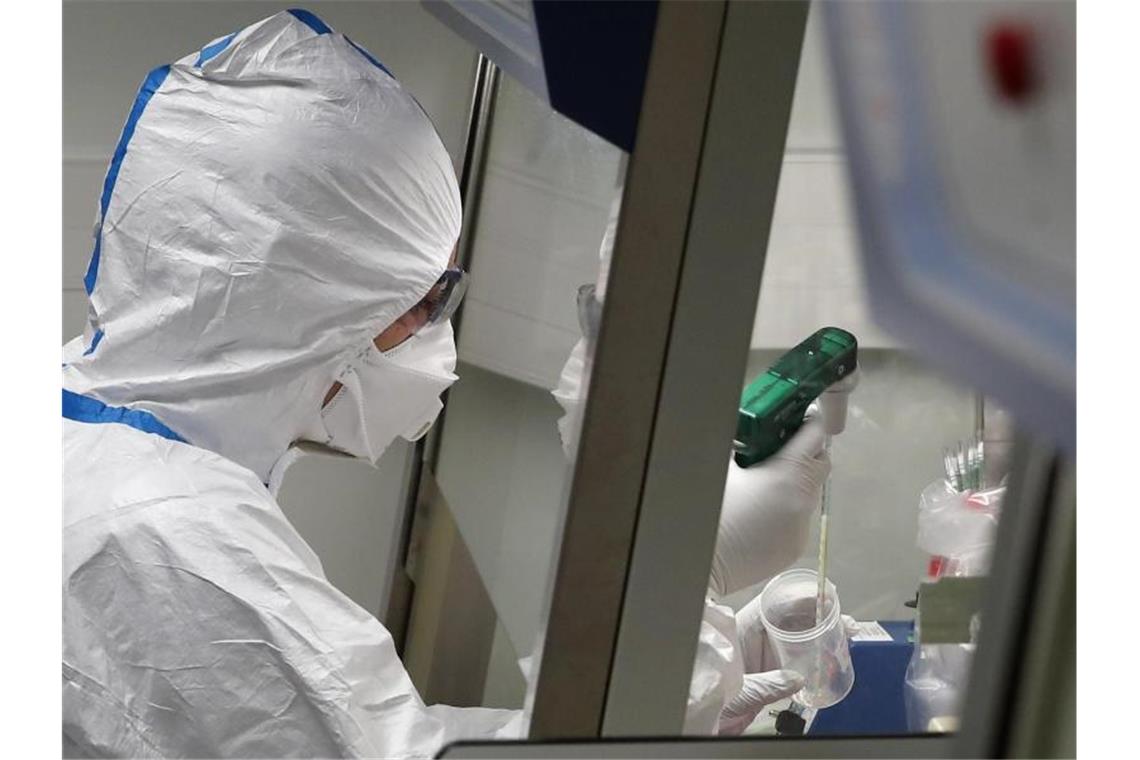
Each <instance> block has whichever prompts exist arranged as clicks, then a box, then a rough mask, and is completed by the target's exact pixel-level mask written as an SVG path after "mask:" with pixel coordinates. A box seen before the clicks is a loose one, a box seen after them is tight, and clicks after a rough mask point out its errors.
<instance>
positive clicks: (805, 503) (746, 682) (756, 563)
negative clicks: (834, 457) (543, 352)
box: [552, 189, 854, 735]
mask: <svg viewBox="0 0 1140 760" xmlns="http://www.w3.org/2000/svg"><path fill="white" fill-rule="evenodd" d="M621 195H622V193H621V191H620V189H619V190H618V192H617V193H616V194H615V198H614V201H613V203H612V205H611V207H610V215H609V221H608V223H607V226H606V230H605V234H604V236H603V239H602V243H601V250H600V258H601V263H600V265H599V268H598V275H597V278H596V281H595V282H594V283H590V284H586V285H583V286H582V287H581V288H580V289H579V291H578V318H579V326H580V328H581V331H582V338H581V339H580V340H579V341H578V342H577V343H576V344H575V346H574V348H573V349H572V350H571V352H570V356H569V358H568V359H567V360H566V363H565V365H564V366H563V368H562V373H561V375H560V377H559V381H558V385H557V386H556V387H555V388H554V390H553V391H552V395H553V396H554V399H555V400H556V401H557V402H558V404H559V405H560V406H561V407H562V410H563V415H562V416H561V417H560V418H559V420H558V430H559V435H560V437H561V440H562V447H563V451H564V452H565V454H566V456H567V457H568V458H569V459H573V458H574V456H575V454H576V452H577V449H578V436H579V431H580V426H581V418H582V410H583V402H584V400H585V397H586V386H585V383H586V382H587V380H588V378H589V375H590V367H589V365H590V361H591V356H592V350H593V347H594V343H595V340H596V338H597V333H598V328H599V326H600V323H601V315H602V303H603V301H604V299H605V291H606V284H607V277H608V273H609V268H610V258H611V255H612V252H613V246H614V238H615V235H616V233H617V222H618V217H619V213H620V207H621ZM811 412H812V414H811V416H810V417H809V419H808V420H807V421H806V422H805V423H804V424H803V426H802V427H801V428H800V429H799V430H798V431H797V432H796V434H795V435H794V436H792V438H790V439H789V440H788V442H787V443H786V444H785V445H784V446H783V447H782V448H781V449H780V450H779V451H778V452H777V453H776V454H774V455H773V456H771V457H770V458H769V459H767V460H765V461H764V462H763V463H761V464H759V465H756V466H753V467H750V468H741V467H738V466H737V465H736V464H735V463H733V462H731V461H729V462H728V473H727V476H726V481H725V490H724V499H723V502H722V505H721V512H720V521H719V525H718V529H717V542H716V550H715V552H714V556H713V565H712V568H711V573H710V577H709V592H708V596H707V597H706V600H705V607H704V614H703V617H702V620H701V627H700V633H699V637H698V642H697V655H696V661H695V663H694V667H693V678H692V683H691V686H690V690H689V697H688V705H687V710H686V717H685V725H684V731H685V733H686V734H693V735H707V734H710V733H711V734H721V735H734V734H739V733H741V732H742V731H744V730H745V729H746V728H747V727H748V726H749V725H750V724H751V723H752V722H753V720H755V718H756V716H757V715H759V714H760V712H761V711H762V710H763V709H764V708H765V707H767V706H768V705H771V704H773V703H775V702H778V701H780V700H783V699H787V698H789V697H791V696H793V695H794V694H795V693H796V692H797V691H799V690H800V689H801V688H802V687H803V677H802V676H801V675H800V674H799V673H796V672H794V671H791V670H785V669H781V668H780V663H779V659H778V658H777V657H776V654H775V652H774V651H773V650H772V648H771V647H769V646H768V642H767V635H766V634H765V632H764V626H763V623H762V621H761V617H760V604H759V597H758V596H757V597H755V598H753V599H752V600H751V601H749V602H748V603H746V604H745V605H744V606H743V607H742V608H741V609H740V610H739V611H737V612H734V611H733V610H732V608H731V607H728V606H726V605H725V604H722V603H721V602H720V600H721V599H723V597H725V596H728V595H730V594H735V593H737V592H740V591H743V590H744V589H747V588H750V587H752V586H755V585H757V584H759V583H761V582H763V581H764V580H767V579H768V578H771V577H772V576H774V575H776V574H778V573H780V572H782V571H783V570H786V569H787V568H789V567H790V566H791V565H792V563H793V562H795V561H796V559H798V558H799V557H800V556H801V554H802V553H803V551H804V549H805V548H806V545H807V540H808V536H809V534H810V531H811V525H812V519H813V517H814V515H815V514H816V513H817V509H818V507H819V505H820V495H821V489H822V487H823V483H824V481H825V480H826V479H827V476H828V474H829V473H830V471H831V462H830V459H829V457H828V454H827V451H826V447H825V445H826V440H827V432H826V430H825V428H824V426H823V424H822V422H821V420H820V419H819V418H818V417H817V416H815V415H814V412H815V410H814V409H812V410H811ZM727 458H728V457H727V455H726V459H727ZM844 624H845V626H846V627H847V629H848V630H849V631H850V630H853V626H854V620H853V619H852V618H850V617H848V616H844Z"/></svg>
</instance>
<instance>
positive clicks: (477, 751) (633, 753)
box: [438, 735, 945, 760]
mask: <svg viewBox="0 0 1140 760" xmlns="http://www.w3.org/2000/svg"><path fill="white" fill-rule="evenodd" d="M932 745H938V746H945V742H944V741H943V740H942V738H941V737H938V736H932V735H922V736H888V737H877V736H876V737H869V736H847V737H838V736H828V737H820V738H817V739H809V740H798V739H788V738H783V737H761V738H751V739H749V738H724V739H710V738H700V739H698V738H691V737H689V738H681V737H678V738H675V739H662V738H632V737H631V738H628V739H602V740H597V741H563V742H458V743H455V744H451V745H448V746H447V747H444V749H443V751H442V752H440V754H439V755H438V757H442V758H449V759H451V760H458V759H459V758H470V759H471V760H475V759H476V758H488V760H489V759H490V758H498V759H499V760H524V759H525V758H535V760H538V759H539V758H542V760H547V759H548V758H551V759H553V758H696V757H702V758H711V757H717V758H755V757H780V758H789V759H791V758H915V757H936V756H937V755H933V754H931V746H932Z"/></svg>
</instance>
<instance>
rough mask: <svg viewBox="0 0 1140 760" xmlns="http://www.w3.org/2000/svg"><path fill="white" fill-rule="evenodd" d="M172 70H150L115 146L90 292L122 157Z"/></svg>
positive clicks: (86, 282)
mask: <svg viewBox="0 0 1140 760" xmlns="http://www.w3.org/2000/svg"><path fill="white" fill-rule="evenodd" d="M169 73H170V66H169V65H167V66H159V67H158V68H157V69H155V70H154V71H152V72H150V74H149V75H148V76H147V78H146V79H145V80H144V81H143V83H142V87H140V88H139V94H138V95H137V96H136V97H135V104H134V106H133V107H132V108H131V114H130V116H128V117H127V123H126V124H125V125H123V133H122V134H121V135H119V144H118V145H116V146H115V155H114V156H113V157H112V158H111V165H110V167H108V169H107V177H106V179H104V180H103V195H102V196H101V197H100V199H99V229H98V230H96V231H95V250H94V251H93V252H92V253H91V263H90V264H88V265H87V275H86V276H85V277H84V278H83V286H84V287H85V288H86V289H87V295H91V292H92V291H93V290H95V278H96V277H97V276H98V275H99V256H100V253H101V250H102V247H103V221H104V220H105V219H106V217H107V206H108V205H110V203H111V193H112V192H113V191H114V189H115V180H117V179H118V178H119V169H120V168H121V167H122V165H123V158H124V157H125V156H126V155H127V143H129V142H130V141H131V137H133V136H134V134H135V127H136V126H137V125H138V122H139V118H140V117H141V116H142V114H143V111H144V110H146V104H147V103H149V102H150V99H151V98H152V97H153V96H154V93H155V92H156V91H157V90H158V88H159V87H161V86H162V83H163V81H165V79H166V75H167V74H169Z"/></svg>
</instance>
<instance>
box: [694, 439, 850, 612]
mask: <svg viewBox="0 0 1140 760" xmlns="http://www.w3.org/2000/svg"><path fill="white" fill-rule="evenodd" d="M826 438H827V434H826V432H825V431H824V427H823V423H822V422H821V421H820V419H819V418H811V419H808V420H807V421H805V422H804V424H803V426H802V427H801V428H800V429H799V430H798V431H796V434H795V435H794V436H792V438H791V440H789V441H788V442H787V443H786V444H785V445H784V447H783V448H782V449H780V450H779V451H778V452H776V453H775V454H774V455H772V456H771V457H769V458H768V459H767V460H765V461H764V462H762V463H760V464H758V465H754V466H752V467H749V468H746V469H745V468H741V467H738V466H737V465H736V463H735V462H730V463H729V466H728V480H727V481H726V483H725V487H724V503H723V505H722V507H721V512H720V527H719V528H718V530H717V541H716V553H715V554H714V556H713V564H712V574H711V577H710V580H709V586H710V588H711V589H712V590H713V591H714V592H715V593H717V594H719V595H721V596H724V595H726V594H731V593H733V592H735V591H739V590H741V589H744V588H747V587H748V586H752V585H754V584H756V583H759V582H760V581H762V580H764V579H766V578H770V577H772V576H773V575H775V574H776V573H778V572H780V571H782V570H784V569H785V568H787V567H789V566H791V564H792V563H793V562H795V561H796V559H797V558H798V557H799V556H800V555H801V554H802V553H803V550H804V549H805V547H806V544H807V538H808V534H809V533H810V530H811V520H812V516H813V515H814V514H815V512H816V510H817V509H818V508H819V500H820V490H821V489H822V487H823V482H824V480H826V479H827V475H828V473H829V472H831V460H830V459H829V458H828V456H827V452H825V451H824V443H825V441H826Z"/></svg>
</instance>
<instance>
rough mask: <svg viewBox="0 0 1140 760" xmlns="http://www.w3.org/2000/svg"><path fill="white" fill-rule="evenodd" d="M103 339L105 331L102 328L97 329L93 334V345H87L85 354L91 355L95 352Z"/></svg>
mask: <svg viewBox="0 0 1140 760" xmlns="http://www.w3.org/2000/svg"><path fill="white" fill-rule="evenodd" d="M102 340H103V331H102V330H96V331H95V334H94V335H92V336H91V345H90V346H88V347H87V350H86V351H84V352H83V355H84V356H90V355H91V354H93V353H95V349H97V348H99V343H100V342H101V341H102ZM64 366H66V365H64Z"/></svg>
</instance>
